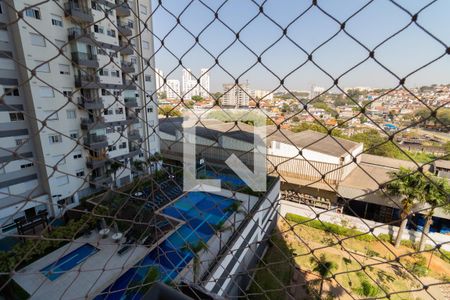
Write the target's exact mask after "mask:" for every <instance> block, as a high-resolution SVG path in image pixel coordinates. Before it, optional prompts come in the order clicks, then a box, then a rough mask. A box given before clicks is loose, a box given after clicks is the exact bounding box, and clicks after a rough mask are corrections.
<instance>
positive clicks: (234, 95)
mask: <svg viewBox="0 0 450 300" xmlns="http://www.w3.org/2000/svg"><path fill="white" fill-rule="evenodd" d="M223 91H224V93H223V97H222V100H221V105H222V106H223V107H228V108H242V107H248V105H249V101H250V91H249V89H248V84H245V83H244V84H234V83H228V84H224V85H223Z"/></svg>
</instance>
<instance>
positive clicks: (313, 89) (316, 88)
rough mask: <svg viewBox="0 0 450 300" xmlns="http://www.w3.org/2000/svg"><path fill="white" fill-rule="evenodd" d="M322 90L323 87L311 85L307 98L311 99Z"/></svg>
mask: <svg viewBox="0 0 450 300" xmlns="http://www.w3.org/2000/svg"><path fill="white" fill-rule="evenodd" d="M324 91H325V89H324V88H323V87H320V86H315V85H313V86H311V91H310V93H309V99H313V98H315V97H317V96H319V95H320V94H322V93H323V92H324Z"/></svg>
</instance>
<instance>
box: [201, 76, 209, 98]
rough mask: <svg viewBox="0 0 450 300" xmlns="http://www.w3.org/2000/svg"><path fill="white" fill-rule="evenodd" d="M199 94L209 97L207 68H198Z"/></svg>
mask: <svg viewBox="0 0 450 300" xmlns="http://www.w3.org/2000/svg"><path fill="white" fill-rule="evenodd" d="M200 96H202V97H203V98H209V72H208V69H201V70H200Z"/></svg>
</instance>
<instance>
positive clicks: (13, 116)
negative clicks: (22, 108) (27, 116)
mask: <svg viewBox="0 0 450 300" xmlns="http://www.w3.org/2000/svg"><path fill="white" fill-rule="evenodd" d="M9 119H10V121H11V122H17V121H23V120H24V116H23V113H21V112H13V113H9Z"/></svg>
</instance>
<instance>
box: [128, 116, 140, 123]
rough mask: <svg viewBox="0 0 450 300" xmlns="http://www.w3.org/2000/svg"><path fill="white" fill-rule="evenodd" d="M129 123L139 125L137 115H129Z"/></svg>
mask: <svg viewBox="0 0 450 300" xmlns="http://www.w3.org/2000/svg"><path fill="white" fill-rule="evenodd" d="M127 123H128V124H137V123H139V118H138V116H137V115H135V114H128V116H127Z"/></svg>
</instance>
